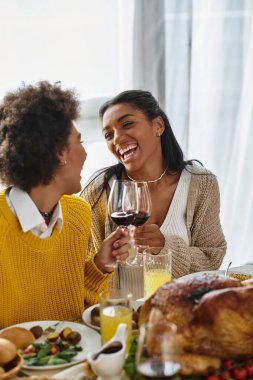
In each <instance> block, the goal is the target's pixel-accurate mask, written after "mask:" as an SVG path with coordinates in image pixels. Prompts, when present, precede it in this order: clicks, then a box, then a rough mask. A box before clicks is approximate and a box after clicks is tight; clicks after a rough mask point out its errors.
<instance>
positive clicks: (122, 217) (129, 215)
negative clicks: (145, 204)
mask: <svg viewBox="0 0 253 380" xmlns="http://www.w3.org/2000/svg"><path fill="white" fill-rule="evenodd" d="M134 217H135V213H134V212H133V211H126V212H125V211H119V212H113V213H112V214H111V218H112V220H113V221H114V222H115V223H116V224H117V225H118V226H129V225H130V224H133V220H134Z"/></svg>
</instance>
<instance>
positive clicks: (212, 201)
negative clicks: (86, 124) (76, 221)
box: [82, 90, 226, 298]
mask: <svg viewBox="0 0 253 380" xmlns="http://www.w3.org/2000/svg"><path fill="white" fill-rule="evenodd" d="M100 117H101V120H102V130H103V134H104V137H105V140H106V143H107V146H108V148H109V150H110V151H111V152H112V154H113V155H114V156H115V157H116V158H117V160H118V164H117V165H115V166H112V167H109V168H106V169H105V170H102V171H100V172H99V173H97V174H96V175H94V176H93V177H92V179H91V180H90V182H89V184H88V185H87V186H86V188H85V189H84V191H83V192H82V197H83V198H84V199H86V200H87V201H88V203H90V205H91V207H92V235H91V237H92V239H91V240H90V243H89V244H90V251H91V252H92V251H93V252H96V250H97V248H98V247H99V245H100V244H101V241H102V240H103V239H104V238H105V237H106V236H108V235H109V234H110V233H111V232H112V231H113V230H114V229H115V228H116V225H115V224H113V222H112V221H111V220H110V218H109V216H108V215H107V212H106V204H107V199H108V195H109V193H110V188H111V184H112V180H113V179H116V178H117V179H123V180H132V181H146V182H147V183H148V186H149V191H150V194H151V199H152V214H151V217H150V218H149V219H148V221H147V222H146V223H145V224H144V225H143V226H141V227H138V228H137V229H136V230H135V237H134V238H135V242H136V244H140V245H149V246H151V247H152V246H159V247H161V246H162V247H164V249H165V250H167V249H170V250H172V271H173V273H172V274H173V277H180V276H183V275H186V274H189V273H192V272H197V271H202V270H216V269H218V268H219V267H220V265H221V263H222V260H223V257H224V255H225V252H226V241H225V238H224V235H223V232H222V229H221V224H220V218H219V211H220V195H219V188H218V183H217V179H216V177H215V175H213V174H212V173H211V172H210V171H208V170H207V169H205V168H203V167H202V166H199V165H197V164H196V163H194V161H192V160H191V161H185V160H184V158H183V153H182V150H181V148H180V146H179V144H178V142H177V140H176V138H175V136H174V134H173V131H172V129H171V126H170V123H169V120H168V118H167V116H166V115H165V113H164V112H163V110H162V109H161V108H160V107H159V104H158V102H157V101H156V99H155V98H154V97H153V96H152V95H151V94H150V93H149V92H147V91H140V90H130V91H125V92H122V93H120V94H119V95H117V96H116V97H115V98H113V99H112V100H110V101H108V102H106V103H105V104H104V105H103V106H102V107H101V109H100ZM115 278H116V280H117V281H120V286H121V287H122V286H124V287H127V288H129V289H131V290H132V292H133V293H134V295H135V297H136V298H138V297H142V296H143V278H142V271H141V268H134V267H128V266H126V265H122V266H119V268H118V270H117V273H116V276H115Z"/></svg>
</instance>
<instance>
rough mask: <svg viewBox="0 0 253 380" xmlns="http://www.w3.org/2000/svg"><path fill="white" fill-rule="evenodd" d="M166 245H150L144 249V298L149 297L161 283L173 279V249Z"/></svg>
mask: <svg viewBox="0 0 253 380" xmlns="http://www.w3.org/2000/svg"><path fill="white" fill-rule="evenodd" d="M163 251H164V247H149V248H147V249H145V250H144V255H143V260H144V266H143V275H144V298H145V299H147V298H149V297H150V296H151V295H152V294H153V293H154V292H155V291H156V290H157V289H158V288H159V287H160V286H161V285H163V284H165V283H166V282H168V281H171V261H172V260H171V256H172V253H171V251H166V252H163Z"/></svg>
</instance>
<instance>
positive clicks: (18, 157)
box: [0, 82, 129, 329]
mask: <svg viewBox="0 0 253 380" xmlns="http://www.w3.org/2000/svg"><path fill="white" fill-rule="evenodd" d="M78 115H79V102H78V101H77V99H76V96H75V93H74V92H73V91H70V90H62V89H61V87H60V85H57V84H56V85H51V84H50V83H48V82H40V83H38V84H37V85H35V86H24V87H22V88H20V89H18V90H17V91H16V92H12V93H9V94H7V95H6V97H5V98H4V100H3V103H2V104H1V105H0V180H1V181H2V183H3V184H5V185H6V186H7V188H6V189H5V190H3V191H1V193H0V329H1V328H3V327H6V326H9V325H11V324H14V323H20V322H25V321H32V320H46V319H49V320H52V319H55V320H58V319H59V320H66V319H72V318H78V317H80V315H81V313H82V311H83V309H84V307H85V306H88V305H92V304H94V303H97V301H98V293H99V292H101V291H102V290H103V289H104V288H105V286H107V285H108V277H109V276H110V275H109V273H107V272H108V267H107V264H108V263H110V262H111V261H112V260H114V259H115V257H116V258H118V259H119V258H120V257H122V258H123V259H124V258H126V257H127V255H128V250H129V244H128V236H125V235H124V232H122V231H121V230H120V229H118V230H116V231H114V232H113V233H112V234H108V235H107V236H108V237H107V238H106V239H105V240H104V241H103V240H101V241H100V245H99V247H98V249H97V251H96V255H95V256H94V257H92V258H91V259H90V260H88V259H87V256H86V249H87V244H88V239H89V235H90V225H91V210H90V207H89V205H88V204H87V203H86V202H85V201H83V200H82V199H80V197H77V196H73V195H71V194H73V193H77V192H79V191H80V190H81V185H80V181H81V176H80V173H81V170H82V167H83V164H84V162H85V159H86V152H85V149H84V148H83V145H82V141H81V135H80V133H79V132H78V130H77V129H76V127H75V124H74V120H76V119H77V117H78Z"/></svg>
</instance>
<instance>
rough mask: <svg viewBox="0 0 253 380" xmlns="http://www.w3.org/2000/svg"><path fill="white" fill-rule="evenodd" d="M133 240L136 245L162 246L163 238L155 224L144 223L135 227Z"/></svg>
mask: <svg viewBox="0 0 253 380" xmlns="http://www.w3.org/2000/svg"><path fill="white" fill-rule="evenodd" d="M134 242H135V244H136V245H149V246H150V247H164V244H165V238H164V236H163V234H162V233H161V231H160V228H159V227H158V225H157V224H145V225H144V226H140V227H137V228H136V229H135V231H134Z"/></svg>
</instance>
